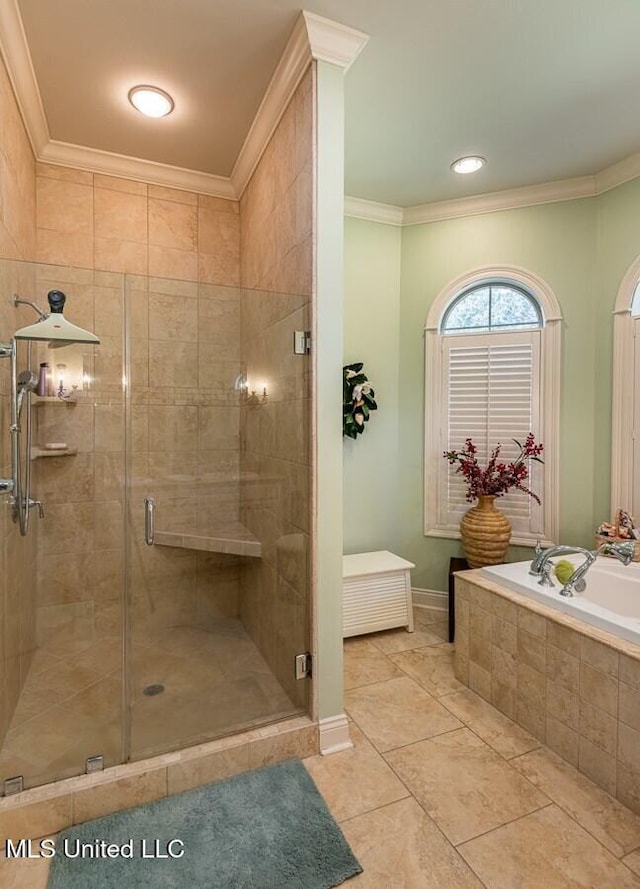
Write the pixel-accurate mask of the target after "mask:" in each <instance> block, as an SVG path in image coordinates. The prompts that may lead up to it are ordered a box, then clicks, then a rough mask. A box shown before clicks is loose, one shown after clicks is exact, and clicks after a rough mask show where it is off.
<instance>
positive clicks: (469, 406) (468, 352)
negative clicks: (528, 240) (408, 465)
mask: <svg viewBox="0 0 640 889" xmlns="http://www.w3.org/2000/svg"><path fill="white" fill-rule="evenodd" d="M558 322H559V307H558V305H557V302H556V300H555V297H553V294H551V291H550V290H549V288H548V287H547V286H546V285H545V284H544V282H541V281H539V280H538V279H535V278H534V277H533V276H532V275H530V273H524V272H523V271H522V270H515V269H500V270H498V269H495V270H493V269H492V270H482V271H479V272H478V273H475V274H472V275H468V276H465V278H464V279H461V280H459V281H456V282H453V283H452V284H451V285H450V286H449V287H448V288H445V290H444V291H443V292H442V293H441V294H440V296H439V297H438V299H437V300H436V301H435V303H434V305H433V306H432V309H431V311H430V313H429V318H428V320H427V327H426V338H427V342H426V359H427V360H426V373H425V391H426V410H425V534H428V535H432V536H446V537H455V536H458V535H459V522H460V518H461V517H462V515H463V513H464V512H465V511H466V510H467V509H468V508H469V505H470V504H469V503H468V501H467V500H466V483H465V482H464V479H463V477H462V476H461V475H460V474H459V473H456V472H455V467H451V466H449V464H448V463H447V462H446V461H445V460H444V459H443V457H442V453H443V452H444V451H449V450H452V449H456V450H460V449H461V448H462V446H463V445H464V442H465V439H467V438H472V439H473V442H474V444H475V445H476V447H477V448H478V459H479V461H480V463H481V465H486V461H487V460H488V456H489V453H490V451H491V450H492V449H493V448H494V447H495V445H496V444H498V443H500V444H501V446H502V450H501V457H503V458H504V459H505V460H506V461H507V462H508V461H509V460H511V459H514V458H515V457H516V455H517V453H518V446H517V444H515V442H514V439H515V440H517V441H524V439H525V438H526V436H527V434H528V433H529V432H533V433H534V434H535V436H536V440H537V441H542V442H543V443H544V445H545V452H544V455H543V456H544V460H545V463H544V465H543V466H541V465H540V464H537V463H532V465H531V468H530V487H531V488H532V490H533V491H535V492H536V493H537V494H538V495H539V496H540V497H541V500H542V505H538V504H537V503H536V501H535V500H533V498H531V497H529V496H527V495H526V494H524V493H521V492H519V491H511V492H509V493H508V494H506V495H505V496H504V497H502V498H500V504H499V506H500V509H501V510H502V511H503V512H505V513H506V515H507V516H508V517H509V519H510V521H511V525H512V528H513V534H512V541H513V542H514V543H524V544H529V543H535V541H536V540H537V539H541V540H544V541H547V542H553V540H554V538H555V535H556V532H557V512H558V496H557V456H558V455H557V427H558V418H557V413H558V404H559V384H558V380H559V376H560V374H559V346H560V339H559V323H558ZM552 364H553V365H554V369H553V370H552V366H551V365H552ZM554 375H555V382H554V381H553V378H554ZM552 479H555V480H556V485H555V490H554V489H553V487H552Z"/></svg>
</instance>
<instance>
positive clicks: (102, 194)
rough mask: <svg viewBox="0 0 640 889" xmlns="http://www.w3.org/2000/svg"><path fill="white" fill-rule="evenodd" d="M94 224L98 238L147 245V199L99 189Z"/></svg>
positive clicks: (96, 194) (95, 202)
mask: <svg viewBox="0 0 640 889" xmlns="http://www.w3.org/2000/svg"><path fill="white" fill-rule="evenodd" d="M122 181H124V180H122ZM94 224H95V235H96V238H107V239H113V240H118V241H136V242H138V243H142V244H146V243H147V240H148V227H147V199H146V196H143V195H138V194H128V193H126V192H121V191H112V190H111V189H106V188H96V189H95V192H94ZM115 271H120V269H115ZM133 271H135V270H133ZM140 274H144V272H141V273H140Z"/></svg>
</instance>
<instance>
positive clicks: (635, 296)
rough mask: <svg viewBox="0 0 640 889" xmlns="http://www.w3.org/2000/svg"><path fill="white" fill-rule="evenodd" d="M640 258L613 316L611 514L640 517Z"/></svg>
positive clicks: (630, 271) (625, 282)
mask: <svg viewBox="0 0 640 889" xmlns="http://www.w3.org/2000/svg"><path fill="white" fill-rule="evenodd" d="M639 374H640V258H638V259H636V261H635V262H633V263H632V264H631V266H630V267H629V269H628V270H627V273H626V274H625V276H624V278H623V279H622V283H621V284H620V289H619V290H618V296H617V299H616V305H615V310H614V317H613V392H612V401H613V410H612V435H611V439H612V440H611V514H612V515H613V513H614V512H615V511H616V510H617V509H619V508H620V507H621V508H622V509H625V510H627V511H628V512H630V513H631V514H632V515H634V516H635V517H636V518H637V517H638V516H640V384H639V383H638V379H639V376H638V375H639Z"/></svg>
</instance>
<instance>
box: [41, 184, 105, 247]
mask: <svg viewBox="0 0 640 889" xmlns="http://www.w3.org/2000/svg"><path fill="white" fill-rule="evenodd" d="M37 220H38V228H41V229H47V230H48V231H54V232H59V233H64V234H75V235H86V236H92V235H93V189H92V188H91V186H90V185H79V184H78V183H77V182H68V181H65V180H62V179H44V178H40V177H39V178H38V180H37ZM43 261H45V262H47V261H48V260H46V259H45V260H43Z"/></svg>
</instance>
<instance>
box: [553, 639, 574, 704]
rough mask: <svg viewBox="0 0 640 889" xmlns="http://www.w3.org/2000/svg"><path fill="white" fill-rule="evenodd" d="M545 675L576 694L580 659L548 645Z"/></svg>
mask: <svg viewBox="0 0 640 889" xmlns="http://www.w3.org/2000/svg"><path fill="white" fill-rule="evenodd" d="M547 676H548V677H549V678H550V679H552V680H553V681H554V682H557V683H558V684H559V685H564V687H565V688H567V689H569V691H571V692H573V693H574V694H577V693H578V689H579V685H580V661H579V660H578V659H577V658H575V657H571V655H570V654H567V653H566V652H565V651H562V650H561V649H560V648H556V647H555V645H548V646H547Z"/></svg>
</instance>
